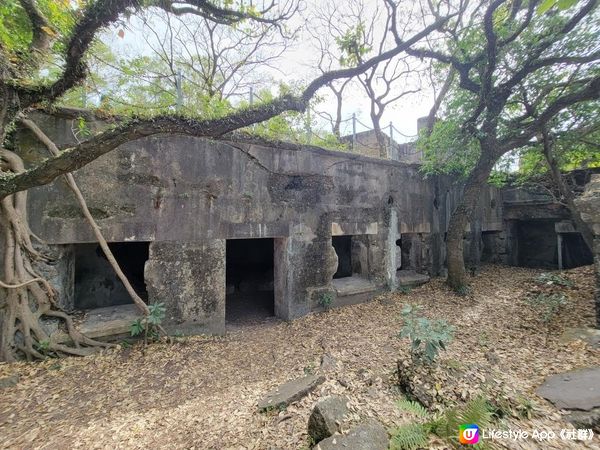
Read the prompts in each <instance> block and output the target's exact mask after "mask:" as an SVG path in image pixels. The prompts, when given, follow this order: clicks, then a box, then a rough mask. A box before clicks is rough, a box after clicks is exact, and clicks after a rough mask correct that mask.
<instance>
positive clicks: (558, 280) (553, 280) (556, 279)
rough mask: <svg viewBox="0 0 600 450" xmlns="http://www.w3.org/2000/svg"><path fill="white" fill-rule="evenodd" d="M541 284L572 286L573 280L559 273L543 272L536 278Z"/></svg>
mask: <svg viewBox="0 0 600 450" xmlns="http://www.w3.org/2000/svg"><path fill="white" fill-rule="evenodd" d="M535 281H537V282H538V283H539V284H556V285H558V286H565V287H571V286H573V282H572V281H571V280H569V279H568V278H566V277H564V276H562V275H560V274H558V273H541V274H540V275H539V276H538V277H537V278H536V279H535Z"/></svg>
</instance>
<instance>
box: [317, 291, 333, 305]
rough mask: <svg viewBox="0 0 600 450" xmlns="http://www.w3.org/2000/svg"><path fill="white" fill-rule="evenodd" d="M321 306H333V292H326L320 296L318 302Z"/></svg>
mask: <svg viewBox="0 0 600 450" xmlns="http://www.w3.org/2000/svg"><path fill="white" fill-rule="evenodd" d="M317 303H318V304H319V306H321V307H322V308H325V309H329V308H331V304H332V303H333V294H332V293H331V292H325V293H323V294H321V295H320V296H319V300H318V302H317Z"/></svg>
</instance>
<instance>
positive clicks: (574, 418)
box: [567, 408, 600, 433]
mask: <svg viewBox="0 0 600 450" xmlns="http://www.w3.org/2000/svg"><path fill="white" fill-rule="evenodd" d="M567 420H568V421H569V422H571V423H572V424H573V425H575V427H577V428H582V429H586V430H587V429H590V428H591V429H593V430H594V431H595V432H596V433H600V408H594V409H591V410H590V411H573V412H572V413H571V414H569V415H568V416H567Z"/></svg>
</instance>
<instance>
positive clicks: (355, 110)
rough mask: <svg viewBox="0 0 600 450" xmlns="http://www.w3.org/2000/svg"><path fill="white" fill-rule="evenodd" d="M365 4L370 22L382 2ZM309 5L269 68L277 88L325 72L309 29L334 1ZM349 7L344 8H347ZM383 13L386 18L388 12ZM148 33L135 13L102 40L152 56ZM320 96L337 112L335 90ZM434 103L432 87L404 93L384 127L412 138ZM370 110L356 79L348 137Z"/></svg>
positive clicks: (363, 125)
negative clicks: (289, 42)
mask: <svg viewBox="0 0 600 450" xmlns="http://www.w3.org/2000/svg"><path fill="white" fill-rule="evenodd" d="M359 1H361V0H359ZM362 3H364V7H365V10H364V11H363V13H364V16H365V17H366V19H365V20H367V21H368V20H369V18H370V15H372V14H373V12H372V11H374V9H373V8H376V7H377V4H379V5H381V0H362ZM342 5H344V6H345V4H344V3H342ZM303 6H304V7H303V10H302V11H301V13H300V14H298V15H297V16H296V17H295V18H294V19H293V20H292V21H291V23H290V27H291V28H297V27H301V28H300V30H299V32H298V34H297V39H296V40H295V41H294V42H293V44H292V45H291V46H290V47H288V48H287V49H286V51H285V52H284V54H283V55H282V57H281V58H280V59H279V60H278V61H277V62H276V63H275V64H274V65H275V68H274V69H263V70H265V71H266V73H268V75H269V76H270V77H272V79H273V81H274V83H273V86H276V85H277V84H278V83H279V82H283V83H286V84H289V85H298V84H300V85H305V84H306V83H307V82H308V81H310V80H311V79H313V78H315V77H316V76H318V75H319V72H318V71H317V70H316V69H315V67H316V64H317V61H318V56H319V52H318V51H317V50H316V44H315V42H314V39H313V37H312V36H311V33H310V32H309V30H308V29H307V27H308V26H311V25H310V24H311V23H314V22H315V21H314V14H317V11H318V10H321V11H322V10H323V9H326V8H327V6H328V5H327V1H325V0H307V1H306V2H304V3H303ZM329 6H331V5H329ZM344 6H342V8H343V7H344ZM381 17H383V14H382V15H381ZM382 20H383V19H382ZM307 24H308V25H307ZM375 25H376V26H375V27H374V31H373V33H374V34H375V33H378V32H380V31H381V30H382V29H384V27H385V23H384V22H382V21H379V22H377V23H376V24H375ZM341 26H342V25H340V27H341ZM119 30H124V31H125V33H124V35H122V37H121V36H120V33H119ZM142 33H144V29H143V26H142V24H141V21H140V20H139V19H137V18H135V17H132V18H130V19H128V20H127V21H125V22H124V23H123V24H120V25H118V26H115V27H113V28H111V29H109V30H107V31H106V32H105V33H103V35H102V40H103V41H104V42H105V44H107V45H109V46H110V47H111V49H112V51H113V52H115V53H116V54H117V55H121V56H124V55H127V56H129V57H131V56H136V55H143V54H149V52H150V50H148V48H147V45H146V43H145V41H144V39H143V36H142ZM377 38H378V36H376V37H375V39H377ZM333 50H335V49H333ZM404 87H405V86H404V83H397V85H396V86H394V89H395V90H398V89H400V90H401V89H403V88H404ZM317 95H318V96H319V97H320V98H322V101H321V102H320V103H319V105H318V107H317V109H318V110H322V111H325V112H328V113H330V114H333V113H334V111H335V107H336V103H335V102H334V101H333V96H332V95H330V93H329V90H328V89H321V90H320V91H319V92H318V94H317ZM432 103H433V96H432V93H431V91H430V89H428V88H423V89H422V91H421V92H419V93H416V94H411V95H409V96H406V97H403V98H402V99H400V100H399V101H397V102H395V103H393V104H390V105H389V106H388V107H387V108H386V110H385V113H384V115H383V118H382V121H381V124H382V127H383V128H384V131H386V132H387V133H388V134H389V131H388V130H389V124H390V122H391V123H392V124H393V127H394V129H395V130H394V138H395V140H396V141H398V142H406V141H409V140H412V138H413V137H414V136H415V135H416V132H417V128H416V127H417V119H418V118H419V117H423V116H426V115H427V114H428V113H429V109H430V107H431V105H432ZM369 110H370V102H369V99H368V97H367V96H366V94H365V92H364V90H363V88H362V87H361V86H360V85H359V83H358V82H354V83H352V84H351V85H350V87H349V89H347V92H345V95H344V101H343V107H342V116H343V118H344V120H345V121H344V123H343V124H342V129H341V131H342V135H344V134H351V132H352V116H353V115H355V117H356V130H357V132H360V131H363V130H365V129H367V128H372V122H371V119H370V116H369ZM313 120H314V121H315V122H317V124H316V127H317V128H318V127H322V128H327V127H328V125H327V122H326V121H325V120H323V119H319V117H318V116H316V117H313Z"/></svg>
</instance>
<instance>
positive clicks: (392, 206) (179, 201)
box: [20, 117, 502, 333]
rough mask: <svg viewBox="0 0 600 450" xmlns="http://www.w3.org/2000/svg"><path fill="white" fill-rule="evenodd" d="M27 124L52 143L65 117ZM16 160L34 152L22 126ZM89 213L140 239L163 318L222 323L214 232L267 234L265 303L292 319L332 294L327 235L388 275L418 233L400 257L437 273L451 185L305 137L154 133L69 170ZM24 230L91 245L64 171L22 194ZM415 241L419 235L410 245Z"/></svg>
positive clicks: (332, 258)
mask: <svg viewBox="0 0 600 450" xmlns="http://www.w3.org/2000/svg"><path fill="white" fill-rule="evenodd" d="M37 121H38V123H41V124H42V127H43V128H45V129H47V132H48V134H49V135H50V137H51V138H52V139H54V140H55V141H56V142H57V143H58V144H59V145H62V146H65V145H69V144H71V143H73V142H74V141H75V138H74V136H73V133H72V127H69V126H61V125H60V124H59V123H57V122H56V120H55V119H48V122H47V124H46V125H45V126H44V118H43V117H40V118H38V120H37ZM20 142H21V144H23V145H25V144H27V147H28V151H27V152H26V153H25V155H24V156H25V159H26V162H28V163H31V162H32V161H35V160H39V158H40V157H41V156H40V155H43V154H44V150H43V148H42V147H41V146H39V144H37V143H36V142H35V141H34V140H32V139H31V137H30V136H29V135H28V133H27V132H25V131H23V132H21V136H20ZM75 178H76V179H77V181H78V183H79V185H80V187H81V190H82V191H83V194H84V196H85V198H86V200H87V202H88V205H89V207H90V210H91V211H92V213H93V214H94V216H95V217H96V219H97V220H98V223H99V225H100V226H101V228H102V231H103V233H104V235H105V237H106V238H107V239H108V240H109V241H111V242H132V241H149V242H151V244H150V259H149V261H148V262H147V267H146V272H145V274H146V284H147V288H148V296H149V301H151V302H152V301H160V302H164V303H165V304H166V305H167V309H168V311H167V319H168V324H167V326H168V327H169V328H170V329H172V330H179V331H183V332H192V331H193V332H217V333H219V332H222V331H223V329H224V328H223V327H224V320H225V319H224V317H225V316H224V305H225V297H224V296H225V280H224V277H225V268H224V264H225V256H224V255H225V253H224V252H225V250H224V249H225V240H226V239H232V238H262V237H269V238H274V260H275V265H274V272H275V273H274V285H275V312H276V315H277V316H279V317H281V318H284V319H293V318H295V317H299V316H302V315H304V314H306V313H308V312H310V311H312V310H315V309H318V308H317V304H318V300H319V298H320V297H321V296H322V295H323V294H324V293H330V292H331V291H332V277H333V274H334V273H335V271H336V268H337V256H336V254H335V251H334V249H333V247H332V245H331V236H332V235H343V234H345V235H355V236H356V238H355V239H354V242H355V244H353V245H356V246H357V254H358V255H360V256H359V257H358V258H357V261H355V264H359V265H360V269H359V272H360V274H361V275H362V276H363V277H366V278H368V279H369V280H370V281H371V282H372V283H374V285H376V286H382V287H383V286H386V285H387V286H393V282H394V279H395V269H396V267H395V264H396V259H397V258H396V256H397V255H396V252H397V248H396V239H398V238H400V236H403V238H404V236H406V237H407V238H410V239H416V238H415V236H417V237H418V239H419V240H421V242H422V246H421V247H420V248H419V249H418V250H416V249H415V251H418V252H419V255H420V256H419V257H418V258H417V257H416V254H413V255H410V254H409V255H407V258H408V260H409V261H411V260H412V261H413V263H412V264H413V265H415V266H416V267H415V269H416V270H418V271H421V272H427V273H429V274H430V275H438V274H440V273H442V272H443V267H444V264H445V251H444V236H445V233H446V231H447V227H448V220H449V217H450V214H451V211H452V209H453V207H454V205H455V204H456V202H457V201H458V199H459V198H460V188H459V186H458V184H457V183H456V182H455V180H452V179H450V178H447V177H437V178H436V177H434V178H430V179H423V177H422V176H421V174H420V173H419V168H418V166H411V165H406V164H402V163H398V162H394V161H389V160H381V159H374V158H367V157H364V156H358V155H350V154H347V153H341V152H331V151H327V150H323V149H320V148H316V147H298V146H292V145H279V146H278V147H277V148H274V147H272V146H269V145H267V144H257V143H248V142H235V141H210V140H206V139H200V138H192V137H185V136H177V135H175V136H174V135H171V136H156V137H152V138H146V139H140V140H138V141H135V142H131V143H129V144H127V145H124V146H122V147H120V148H118V149H117V150H115V151H114V152H112V153H110V154H108V155H105V156H103V157H101V158H99V159H98V160H96V161H94V162H93V163H92V164H90V165H88V166H86V167H85V168H83V169H81V170H79V171H78V172H76V173H75ZM498 195H499V194H498V193H497V191H495V190H493V189H491V190H490V191H489V192H486V193H485V195H483V196H482V206H481V208H480V209H479V210H478V212H477V214H476V218H475V221H476V223H477V227H476V229H477V230H479V229H481V230H495V229H499V228H498V227H499V226H500V225H499V224H501V223H502V202H501V201H497V202H496V203H495V204H494V205H493V206H491V203H493V201H495V200H496V199H497V198H498ZM29 218H30V222H31V227H32V229H33V231H34V232H35V233H36V234H38V235H40V236H41V237H42V238H44V239H45V240H46V241H47V242H49V243H51V244H60V245H63V244H78V243H86V242H93V241H94V237H93V235H92V233H91V230H90V229H89V226H88V224H87V223H86V222H85V221H84V219H83V217H82V216H81V214H80V212H79V209H78V207H77V205H76V203H75V201H74V200H73V198H72V195H71V193H70V192H69V191H68V189H67V188H66V186H65V184H64V182H62V181H61V180H57V181H55V182H54V183H52V184H50V185H47V186H43V187H39V188H35V189H33V190H32V191H31V195H30V202H29ZM414 247H417V246H414Z"/></svg>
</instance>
